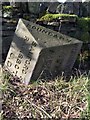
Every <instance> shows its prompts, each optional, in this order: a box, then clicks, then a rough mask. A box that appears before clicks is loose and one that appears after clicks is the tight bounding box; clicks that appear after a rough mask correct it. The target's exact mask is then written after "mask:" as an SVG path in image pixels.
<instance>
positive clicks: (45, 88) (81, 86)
mask: <svg viewBox="0 0 90 120" xmlns="http://www.w3.org/2000/svg"><path fill="white" fill-rule="evenodd" d="M6 76H7V75H6ZM5 78H6V77H5ZM8 78H9V80H7V81H8V82H7V84H6V82H5V86H7V87H6V88H8V89H5V90H4V91H3V106H2V108H3V118H4V119H6V120H9V119H12V120H13V119H15V120H18V119H19V120H22V119H25V118H28V119H30V118H32V119H34V118H50V119H51V118H63V119H65V120H68V119H71V118H80V119H82V118H87V119H88V118H89V112H90V95H89V89H90V88H89V81H90V78H89V77H88V75H81V76H80V77H74V78H73V77H71V79H70V81H69V82H65V79H64V77H63V76H62V77H57V78H56V79H55V80H52V81H42V80H38V81H36V82H34V83H32V84H30V85H27V86H26V85H23V84H22V83H21V82H20V80H19V79H17V78H13V77H11V76H9V77H8ZM5 81H6V80H5Z"/></svg>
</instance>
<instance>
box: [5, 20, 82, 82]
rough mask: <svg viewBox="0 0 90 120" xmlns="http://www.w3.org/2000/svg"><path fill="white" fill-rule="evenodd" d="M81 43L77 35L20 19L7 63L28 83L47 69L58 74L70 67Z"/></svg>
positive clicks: (12, 72)
mask: <svg viewBox="0 0 90 120" xmlns="http://www.w3.org/2000/svg"><path fill="white" fill-rule="evenodd" d="M81 46H82V42H81V41H79V40H77V39H75V38H71V37H69V36H66V35H63V34H61V33H59V32H56V31H53V30H50V29H47V28H45V27H42V26H40V25H37V24H35V23H32V22H29V21H26V20H24V19H20V20H19V22H18V25H17V28H16V31H15V35H14V38H13V41H12V43H11V47H10V50H9V52H8V55H7V59H6V61H5V67H6V68H7V69H8V70H9V71H10V72H11V74H13V75H14V76H15V75H16V76H18V77H19V78H21V79H22V81H23V82H24V83H25V84H28V83H29V82H30V80H36V79H38V77H39V76H40V74H43V73H44V74H45V73H46V76H47V74H51V75H52V76H56V75H58V74H59V73H60V72H62V71H64V72H67V71H70V70H71V69H72V67H73V64H74V62H75V60H76V57H77V55H78V52H79V51H80V48H81Z"/></svg>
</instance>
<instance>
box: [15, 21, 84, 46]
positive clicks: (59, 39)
mask: <svg viewBox="0 0 90 120" xmlns="http://www.w3.org/2000/svg"><path fill="white" fill-rule="evenodd" d="M19 23H21V24H24V25H25V26H26V27H27V29H28V30H29V31H30V33H31V34H32V36H33V37H34V39H35V40H36V41H37V43H38V44H39V45H40V46H41V47H44V48H47V47H55V46H62V45H69V44H76V43H82V42H81V41H79V40H77V39H75V38H72V37H69V36H66V35H63V34H61V33H60V32H56V31H53V30H51V29H48V28H45V27H43V26H40V25H38V24H36V23H33V22H30V21H27V20H24V19H20V20H19ZM19 25H20V24H19ZM19 27H20V26H18V27H17V29H18V28H19Z"/></svg>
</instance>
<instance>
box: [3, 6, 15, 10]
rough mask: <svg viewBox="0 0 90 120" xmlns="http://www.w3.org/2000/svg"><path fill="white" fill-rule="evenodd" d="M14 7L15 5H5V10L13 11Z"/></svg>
mask: <svg viewBox="0 0 90 120" xmlns="http://www.w3.org/2000/svg"><path fill="white" fill-rule="evenodd" d="M12 9H13V6H10V5H8V6H3V11H11V10H12Z"/></svg>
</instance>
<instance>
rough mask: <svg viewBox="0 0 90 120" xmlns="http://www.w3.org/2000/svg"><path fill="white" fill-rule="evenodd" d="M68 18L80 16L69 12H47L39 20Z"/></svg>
mask: <svg viewBox="0 0 90 120" xmlns="http://www.w3.org/2000/svg"><path fill="white" fill-rule="evenodd" d="M58 18H61V19H68V18H78V16H77V15H69V14H46V15H44V16H42V17H41V18H40V19H38V20H37V21H52V20H54V19H58Z"/></svg>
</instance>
